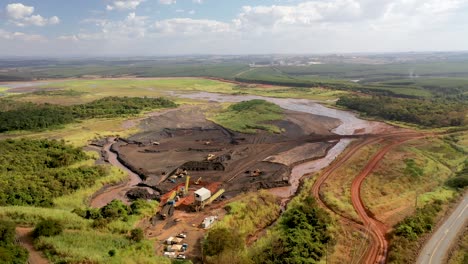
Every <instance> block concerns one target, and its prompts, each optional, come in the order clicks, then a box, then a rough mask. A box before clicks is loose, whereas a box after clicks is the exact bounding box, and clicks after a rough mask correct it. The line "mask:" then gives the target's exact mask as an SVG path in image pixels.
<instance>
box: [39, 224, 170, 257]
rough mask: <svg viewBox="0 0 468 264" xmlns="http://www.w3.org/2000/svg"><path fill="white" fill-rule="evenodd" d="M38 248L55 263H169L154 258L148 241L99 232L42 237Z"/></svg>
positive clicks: (65, 233)
mask: <svg viewBox="0 0 468 264" xmlns="http://www.w3.org/2000/svg"><path fill="white" fill-rule="evenodd" d="M36 246H37V247H38V248H39V249H43V250H45V253H46V255H47V256H48V258H49V259H51V260H52V261H54V262H56V261H66V262H67V263H83V262H89V263H155V264H156V263H158V264H159V263H161V264H162V263H170V261H169V260H168V259H166V258H161V257H155V256H153V254H154V250H153V246H152V244H151V243H150V242H149V241H145V242H141V243H132V242H131V241H129V240H128V239H126V238H125V237H123V236H121V235H116V234H109V233H101V232H96V231H81V232H70V231H68V232H64V233H63V234H61V235H58V236H55V237H47V238H46V237H41V238H40V240H39V241H38V243H37V245H36ZM110 250H115V252H116V255H115V256H112V257H111V256H110V255H109V253H108V252H109V251H110ZM52 252H53V254H52Z"/></svg>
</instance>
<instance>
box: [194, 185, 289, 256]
mask: <svg viewBox="0 0 468 264" xmlns="http://www.w3.org/2000/svg"><path fill="white" fill-rule="evenodd" d="M278 202H279V201H278V200H277V198H276V197H275V196H274V195H272V194H271V193H269V192H267V191H260V192H256V193H249V194H247V195H245V196H243V197H242V198H241V199H239V200H237V201H234V202H231V203H229V204H228V205H226V207H225V209H226V211H227V214H226V215H225V216H224V217H223V219H222V220H221V221H220V222H218V223H216V225H215V227H213V228H212V229H210V230H209V231H208V234H207V237H206V238H205V240H204V241H203V248H204V252H203V253H204V254H205V255H206V260H207V262H209V263H236V261H239V263H248V256H247V252H246V251H245V242H246V241H247V240H248V239H249V238H251V237H252V236H254V235H255V234H256V232H258V231H259V230H262V229H263V228H265V227H267V226H269V225H270V224H271V223H273V222H274V221H275V220H276V219H277V218H278V217H279V215H280V207H279V204H278ZM223 236H225V238H224V237H223ZM221 240H223V241H222V242H219V241H221ZM226 261H227V262H226Z"/></svg>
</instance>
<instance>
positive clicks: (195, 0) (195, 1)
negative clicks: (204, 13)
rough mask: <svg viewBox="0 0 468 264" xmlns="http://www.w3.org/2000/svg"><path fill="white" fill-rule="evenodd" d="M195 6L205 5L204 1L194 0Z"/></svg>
mask: <svg viewBox="0 0 468 264" xmlns="http://www.w3.org/2000/svg"><path fill="white" fill-rule="evenodd" d="M192 2H194V3H195V4H203V0H192Z"/></svg>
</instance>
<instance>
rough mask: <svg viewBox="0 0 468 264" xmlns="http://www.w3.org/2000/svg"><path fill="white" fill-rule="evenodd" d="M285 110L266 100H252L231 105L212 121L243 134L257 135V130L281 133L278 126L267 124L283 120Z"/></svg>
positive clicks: (212, 118)
mask: <svg viewBox="0 0 468 264" xmlns="http://www.w3.org/2000/svg"><path fill="white" fill-rule="evenodd" d="M282 113H283V110H282V109H281V108H280V107H279V106H277V105H275V104H273V103H270V102H267V101H264V100H250V101H244V102H240V103H236V104H232V105H229V106H228V107H227V108H226V109H224V110H223V111H222V112H221V113H218V114H215V115H214V116H213V117H211V120H212V121H214V122H215V123H218V124H220V125H222V126H224V127H226V128H229V129H231V130H234V131H238V132H243V133H255V132H256V131H257V129H261V130H266V131H269V132H273V133H280V132H281V131H280V129H279V128H278V127H277V126H274V125H271V124H267V122H269V121H276V120H281V119H282V118H283V115H282Z"/></svg>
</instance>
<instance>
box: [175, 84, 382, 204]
mask: <svg viewBox="0 0 468 264" xmlns="http://www.w3.org/2000/svg"><path fill="white" fill-rule="evenodd" d="M170 95H172V96H177V97H182V98H189V99H198V100H207V101H215V102H241V101H245V100H252V99H263V100H266V101H269V102H272V103H275V104H277V105H279V106H281V107H282V108H284V109H288V110H293V111H298V112H304V113H309V114H314V115H321V116H327V117H332V118H336V119H339V120H340V121H341V124H340V125H339V126H338V127H336V128H335V129H333V131H332V132H334V133H336V134H339V135H352V134H364V133H369V134H372V133H377V132H379V131H381V130H382V129H384V127H385V125H384V124H382V123H379V122H372V121H366V120H362V119H359V118H357V117H356V116H355V115H354V114H353V113H350V112H346V111H341V110H337V109H332V108H328V107H325V106H323V105H320V104H318V103H317V102H316V101H312V100H307V99H282V98H270V97H262V96H255V95H225V94H216V93H208V92H198V93H190V94H186V93H184V94H178V93H174V92H170ZM350 142H351V140H350V139H342V140H340V141H339V142H338V143H337V144H336V145H335V146H334V147H333V148H331V149H330V150H329V151H328V153H327V155H326V156H325V157H323V158H321V159H317V160H313V161H309V162H305V163H302V164H300V165H297V166H295V167H294V168H293V169H292V172H291V176H290V178H289V183H290V184H291V185H290V186H286V187H280V188H274V189H271V192H272V193H274V194H275V195H277V196H279V197H280V198H282V199H283V201H284V202H285V201H286V200H287V199H289V198H291V197H292V196H293V195H294V194H295V193H296V191H297V189H298V187H299V183H300V180H301V178H302V177H303V176H304V175H305V174H309V173H313V172H318V171H320V170H321V169H323V168H325V167H327V166H328V165H329V164H330V163H331V162H332V161H333V160H335V159H336V157H337V156H338V155H340V154H341V152H343V151H344V150H345V149H346V147H347V146H348V145H349V143H350ZM304 159H307V157H304Z"/></svg>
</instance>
